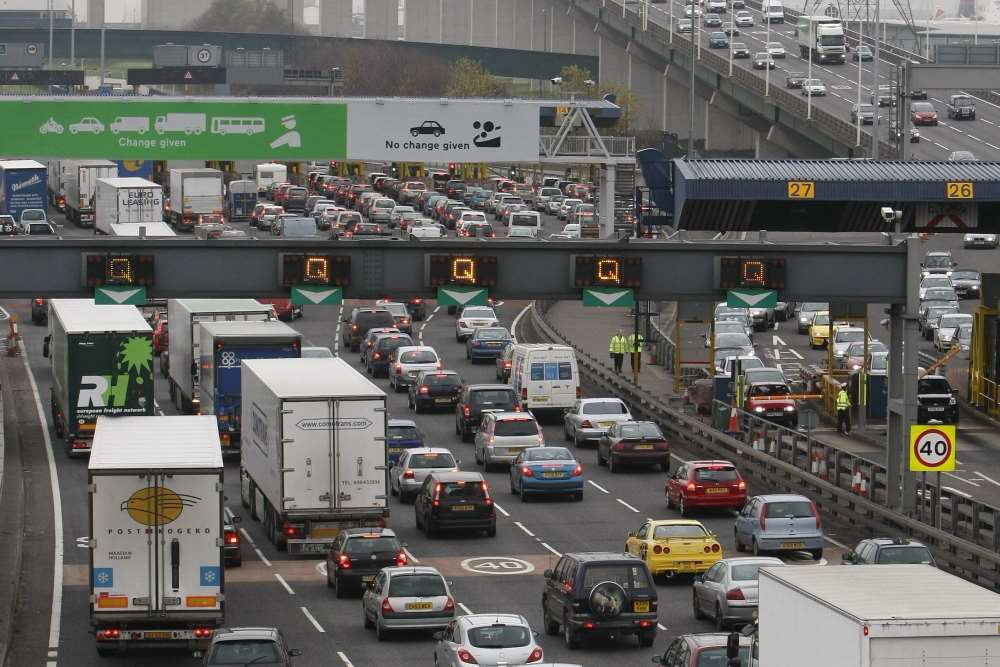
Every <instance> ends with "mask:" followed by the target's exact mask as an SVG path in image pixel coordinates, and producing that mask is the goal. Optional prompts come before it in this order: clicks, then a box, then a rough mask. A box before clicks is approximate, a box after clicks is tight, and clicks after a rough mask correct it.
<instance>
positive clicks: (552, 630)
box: [542, 602, 559, 637]
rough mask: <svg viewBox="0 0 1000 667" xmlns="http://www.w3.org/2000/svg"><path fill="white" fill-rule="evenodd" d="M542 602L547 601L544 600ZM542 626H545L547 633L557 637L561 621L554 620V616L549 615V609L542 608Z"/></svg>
mask: <svg viewBox="0 0 1000 667" xmlns="http://www.w3.org/2000/svg"><path fill="white" fill-rule="evenodd" d="M542 604H545V603H544V602H543V603H542ZM542 627H544V628H545V634H547V635H549V636H550V637H555V636H556V635H557V634H559V623H557V622H556V621H553V620H552V617H551V616H549V610H548V609H542Z"/></svg>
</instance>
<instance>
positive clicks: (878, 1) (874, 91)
mask: <svg viewBox="0 0 1000 667" xmlns="http://www.w3.org/2000/svg"><path fill="white" fill-rule="evenodd" d="M881 4H882V2H881V0H875V53H874V54H873V55H874V56H875V57H874V60H873V61H872V97H873V98H874V99H873V100H872V107H873V108H874V109H875V123H874V125H872V159H873V160H877V159H878V119H879V116H880V115H881V114H880V113H878V108H879V103H878V98H879V91H878V59H879V48H878V45H879V40H878V24H879V18H880V12H879V5H881ZM858 64H859V65H860V62H859V63H858ZM889 95H890V102H889V111H890V112H891V111H892V101H893V98H892V97H891V96H892V87H891V86H890V87H889ZM897 127H898V126H897Z"/></svg>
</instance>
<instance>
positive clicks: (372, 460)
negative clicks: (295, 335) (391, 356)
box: [240, 358, 389, 554]
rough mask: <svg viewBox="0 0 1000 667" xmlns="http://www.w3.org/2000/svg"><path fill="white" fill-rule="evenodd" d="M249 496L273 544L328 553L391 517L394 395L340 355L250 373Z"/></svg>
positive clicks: (248, 368)
mask: <svg viewBox="0 0 1000 667" xmlns="http://www.w3.org/2000/svg"><path fill="white" fill-rule="evenodd" d="M242 374H243V378H242V384H243V403H242V422H243V424H244V432H243V447H242V449H241V455H240V456H241V465H240V478H241V497H242V501H243V504H244V506H246V507H249V508H250V510H251V515H252V516H254V517H255V518H259V519H260V520H261V521H263V522H264V525H265V526H266V528H267V533H268V536H269V538H270V539H271V541H272V542H274V543H275V544H276V545H277V546H278V547H279V548H285V549H287V550H288V552H289V553H292V554H323V553H326V551H327V550H328V549H329V548H330V543H331V542H332V541H333V539H334V538H335V537H336V536H337V534H338V533H339V532H340V531H341V530H344V529H346V528H353V527H357V526H382V525H384V524H385V519H386V518H387V517H388V516H389V508H388V489H389V487H388V472H387V467H386V460H387V459H386V417H387V412H386V395H385V392H383V391H382V390H381V389H379V388H378V387H377V386H375V384H373V383H372V382H371V381H370V380H369V379H368V378H366V377H365V376H364V375H362V374H361V373H359V372H358V371H356V370H355V369H354V368H352V367H351V365H350V364H349V363H348V362H346V361H344V360H343V359H340V358H333V359H249V360H246V361H244V362H243V367H242Z"/></svg>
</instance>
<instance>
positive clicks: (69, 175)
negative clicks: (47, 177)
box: [60, 160, 118, 227]
mask: <svg viewBox="0 0 1000 667" xmlns="http://www.w3.org/2000/svg"><path fill="white" fill-rule="evenodd" d="M60 168H61V172H62V173H61V178H62V183H61V187H62V191H63V194H64V196H65V197H66V202H65V209H66V217H67V218H69V219H70V220H72V221H73V222H75V223H76V224H78V225H80V226H81V227H91V226H93V224H94V200H95V198H96V193H97V181H98V179H101V178H118V165H117V164H116V163H114V162H111V161H110V160H89V161H81V160H63V161H62V163H61V165H60Z"/></svg>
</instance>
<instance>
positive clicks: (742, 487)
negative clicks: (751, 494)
mask: <svg viewBox="0 0 1000 667" xmlns="http://www.w3.org/2000/svg"><path fill="white" fill-rule="evenodd" d="M736 488H737V489H739V490H740V491H746V490H747V483H746V482H744V481H743V480H742V479H741V480H740V481H739V484H737V485H736Z"/></svg>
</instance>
